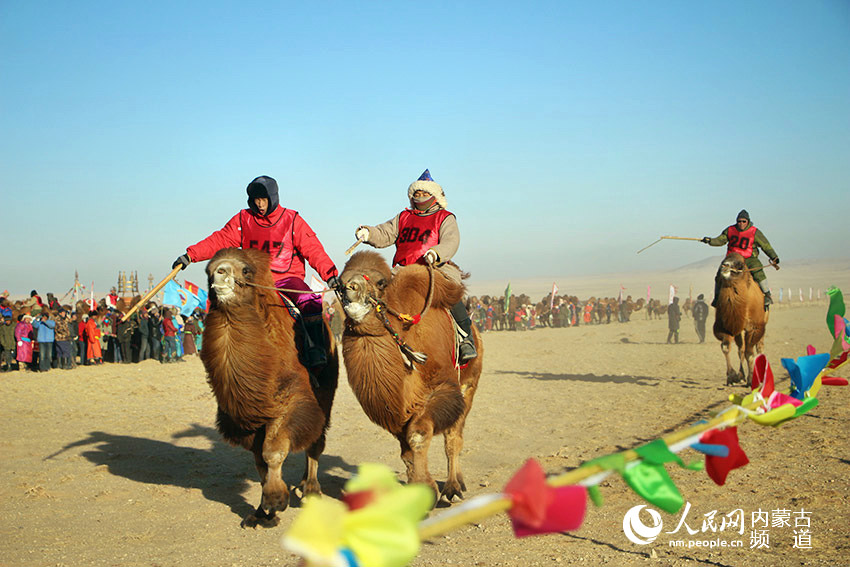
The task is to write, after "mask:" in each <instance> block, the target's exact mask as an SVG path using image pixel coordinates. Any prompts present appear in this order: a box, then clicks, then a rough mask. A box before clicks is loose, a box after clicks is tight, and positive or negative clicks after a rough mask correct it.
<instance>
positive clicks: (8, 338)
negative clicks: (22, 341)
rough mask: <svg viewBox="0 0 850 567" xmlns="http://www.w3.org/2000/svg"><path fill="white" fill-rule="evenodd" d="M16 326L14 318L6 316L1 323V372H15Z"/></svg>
mask: <svg viewBox="0 0 850 567" xmlns="http://www.w3.org/2000/svg"><path fill="white" fill-rule="evenodd" d="M15 342H16V341H15V326H14V325H12V316H11V315H4V316H3V322H2V323H0V365H2V366H0V372H8V371H10V370H13V368H12V364H13V363H14V362H15Z"/></svg>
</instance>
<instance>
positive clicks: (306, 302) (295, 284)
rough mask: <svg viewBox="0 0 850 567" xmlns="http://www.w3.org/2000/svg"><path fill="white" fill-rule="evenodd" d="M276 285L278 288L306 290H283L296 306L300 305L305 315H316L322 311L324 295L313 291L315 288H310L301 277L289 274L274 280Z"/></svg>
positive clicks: (299, 307)
mask: <svg viewBox="0 0 850 567" xmlns="http://www.w3.org/2000/svg"><path fill="white" fill-rule="evenodd" d="M274 285H275V287H278V288H283V289H297V290H301V291H303V292H305V293H299V292H297V291H284V292H282V293H283V294H284V295H285V296H286V297H288V298H289V299H290V300H292V302H293V303H294V304H295V306H296V307H298V309H299V310H300V311H301V313H303V314H304V315H315V314H316V313H321V312H322V296H321V295H318V294H315V293H313V290H312V289H310V286H308V285H307V284H306V283H305V282H304V280H302V279H301V278H299V277H295V276H288V277H285V278H281V279H279V280H277V281H276V282H274Z"/></svg>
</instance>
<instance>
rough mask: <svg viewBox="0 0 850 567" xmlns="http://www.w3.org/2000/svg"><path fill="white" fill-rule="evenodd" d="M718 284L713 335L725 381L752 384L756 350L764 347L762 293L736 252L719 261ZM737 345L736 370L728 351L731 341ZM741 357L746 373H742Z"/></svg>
mask: <svg viewBox="0 0 850 567" xmlns="http://www.w3.org/2000/svg"><path fill="white" fill-rule="evenodd" d="M717 281H718V283H719V285H720V287H719V289H718V292H717V309H716V310H715V318H714V336H715V337H717V340H719V341H720V348H721V350H722V351H723V355H724V356H725V357H726V384H727V385H729V384H734V383H736V382H740V381H741V380H744V379H745V378H746V381H747V384H748V385H749V384H751V383H752V376H753V362H754V360H755V357H756V351H757V352H758V353H759V354H761V352H762V351H763V350H764V331H765V327H766V326H767V320H768V318H769V315H770V312H769V311H765V310H764V294H763V293H762V291H761V289H760V288H759V286H758V284H757V283H756V282H755V281H754V280H753V277H752V275H750V272H749V271H748V270H747V266H746V264H745V263H744V258H743V257H742V256H741V255H740V254H736V253H733V254H729V255H728V256H726V258H724V259H723V261H722V262H721V263H720V269H719V270H718V272H717ZM733 339H734V340H735V344H737V345H738V358H739V359H740V365H739V369H738V370H737V371H736V370H734V369H733V368H732V363H731V362H730V360H729V350H730V349H731V347H732V340H733ZM744 359H746V361H747V374H746V376H745V375H744Z"/></svg>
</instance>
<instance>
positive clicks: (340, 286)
mask: <svg viewBox="0 0 850 567" xmlns="http://www.w3.org/2000/svg"><path fill="white" fill-rule="evenodd" d="M327 284H328V287H329V288H331V289H332V290H334V291H335V292H336V294H337V295H340V296H341V295H342V294H343V293H344V292H345V284H344V283H342V280H341V279H339V276H331V277H329V278H328V281H327Z"/></svg>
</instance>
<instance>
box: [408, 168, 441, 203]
mask: <svg viewBox="0 0 850 567" xmlns="http://www.w3.org/2000/svg"><path fill="white" fill-rule="evenodd" d="M414 191H425V192H426V193H428V194H429V195H431V196H432V197H434V198H435V199H437V204H438V205H440V207H442V208H443V209H445V208H446V193H445V192H444V191H443V188H442V187H440V186H439V185H438V184H437V182H436V181H434V180H433V179H431V172H430V171H428V170H427V169H426V170H425V171H423V172H422V175H420V176H419V179H417V180H416V181H414V182H413V183H411V184H410V187H408V188H407V198H408V199H413V193H414Z"/></svg>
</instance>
